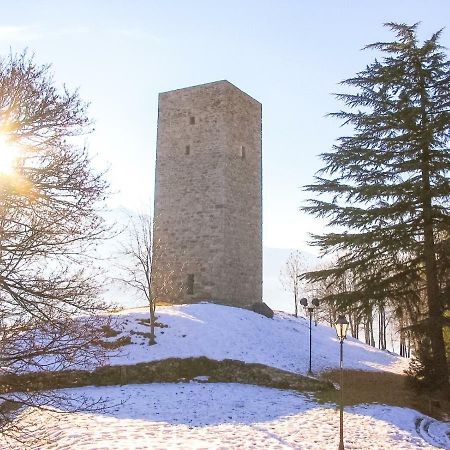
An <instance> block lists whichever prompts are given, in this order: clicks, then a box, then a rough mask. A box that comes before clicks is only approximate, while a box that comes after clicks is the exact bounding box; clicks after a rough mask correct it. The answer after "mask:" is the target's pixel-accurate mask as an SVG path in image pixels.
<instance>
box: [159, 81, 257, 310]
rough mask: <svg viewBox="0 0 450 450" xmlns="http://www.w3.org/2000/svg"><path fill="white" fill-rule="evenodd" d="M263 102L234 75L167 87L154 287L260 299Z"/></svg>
mask: <svg viewBox="0 0 450 450" xmlns="http://www.w3.org/2000/svg"><path fill="white" fill-rule="evenodd" d="M261 136H262V135H261V104H260V103H259V102H257V101H256V100H254V99H253V98H252V97H250V96H249V95H247V94H246V93H244V92H242V91H241V90H239V89H238V88H237V87H235V86H234V85H232V84H231V83H229V82H228V81H217V82H214V83H208V84H203V85H200V86H193V87H188V88H185V89H178V90H175V91H170V92H164V93H161V94H160V95H159V109H158V137H157V148H156V177H155V207H154V231H153V242H154V245H153V269H152V293H153V295H154V296H155V297H158V298H165V299H167V300H169V301H172V302H174V303H190V302H197V301H201V300H209V301H213V302H216V303H221V304H226V305H235V306H248V305H251V304H253V303H257V302H261V301H262V166H261V163H262V159H261Z"/></svg>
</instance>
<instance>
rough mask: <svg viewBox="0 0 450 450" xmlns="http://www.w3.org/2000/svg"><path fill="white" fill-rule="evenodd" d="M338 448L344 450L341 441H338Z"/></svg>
mask: <svg viewBox="0 0 450 450" xmlns="http://www.w3.org/2000/svg"><path fill="white" fill-rule="evenodd" d="M338 450H345V449H344V443H343V442H339V447H338Z"/></svg>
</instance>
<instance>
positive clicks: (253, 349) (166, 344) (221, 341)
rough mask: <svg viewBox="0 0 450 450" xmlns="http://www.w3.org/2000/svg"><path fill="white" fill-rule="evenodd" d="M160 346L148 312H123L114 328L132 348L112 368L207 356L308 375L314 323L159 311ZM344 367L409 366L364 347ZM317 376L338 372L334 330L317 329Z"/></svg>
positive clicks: (351, 351) (189, 308) (281, 316)
mask: <svg viewBox="0 0 450 450" xmlns="http://www.w3.org/2000/svg"><path fill="white" fill-rule="evenodd" d="M157 316H158V322H159V323H161V324H163V325H164V326H167V328H157V331H156V335H157V339H156V340H157V345H153V346H149V345H148V340H147V338H146V337H144V336H142V335H140V334H136V332H137V333H145V332H148V331H149V328H148V326H146V325H143V324H142V323H141V321H142V320H143V319H146V318H148V313H147V311H146V309H144V308H139V309H135V310H124V311H123V312H121V313H119V314H118V315H116V316H115V317H114V321H113V328H114V329H116V330H117V331H120V332H121V334H120V335H119V336H117V337H115V338H111V340H113V339H117V338H120V337H123V336H131V340H132V344H131V345H127V346H124V347H121V349H120V356H119V357H115V358H111V359H110V361H109V364H134V363H138V362H145V361H154V360H159V359H165V358H170V357H179V358H187V357H191V356H207V357H208V358H211V359H217V360H222V359H237V360H241V361H245V362H253V363H261V364H266V365H268V366H272V367H277V368H279V369H284V370H288V371H290V372H295V373H299V374H306V372H307V371H308V363H309V321H308V320H307V319H305V318H303V317H299V318H295V317H293V316H290V315H288V314H286V313H280V312H278V313H276V314H275V316H274V318H273V319H268V318H266V317H264V316H261V315H259V314H256V313H254V312H251V311H247V310H243V309H240V308H232V307H228V306H221V305H214V304H208V303H202V304H194V305H181V306H167V307H159V308H158V309H157ZM344 351H345V367H346V368H349V369H350V368H351V369H360V370H385V371H390V372H395V373H401V372H402V371H403V370H404V369H405V368H406V367H407V366H408V360H407V359H405V358H401V357H399V356H397V355H394V354H391V353H389V352H385V351H380V350H377V349H375V348H373V347H370V346H368V345H366V344H364V343H362V342H361V341H358V340H356V339H353V338H348V339H347V340H346V342H345V350H344ZM312 352H313V364H312V365H313V372H320V371H323V370H326V369H331V368H337V367H339V343H338V340H337V338H336V333H335V330H334V329H333V328H330V327H327V326H324V325H320V324H319V325H317V326H314V324H313V327H312Z"/></svg>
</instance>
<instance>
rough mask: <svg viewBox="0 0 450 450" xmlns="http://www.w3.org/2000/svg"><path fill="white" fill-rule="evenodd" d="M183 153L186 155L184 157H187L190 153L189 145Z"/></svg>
mask: <svg viewBox="0 0 450 450" xmlns="http://www.w3.org/2000/svg"><path fill="white" fill-rule="evenodd" d="M185 153H186V155H189V154H190V153H191V146H190V145H186V150H185Z"/></svg>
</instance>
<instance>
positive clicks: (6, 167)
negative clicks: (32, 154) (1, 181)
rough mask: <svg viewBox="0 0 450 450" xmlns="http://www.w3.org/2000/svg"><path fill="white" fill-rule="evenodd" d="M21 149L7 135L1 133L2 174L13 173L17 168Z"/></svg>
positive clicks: (0, 155) (0, 160)
mask: <svg viewBox="0 0 450 450" xmlns="http://www.w3.org/2000/svg"><path fill="white" fill-rule="evenodd" d="M18 157H19V150H18V148H17V146H16V145H14V144H11V142H9V141H8V140H7V139H6V137H5V136H2V135H0V174H3V175H12V174H13V173H14V171H15V169H16V165H17V158H18Z"/></svg>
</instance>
